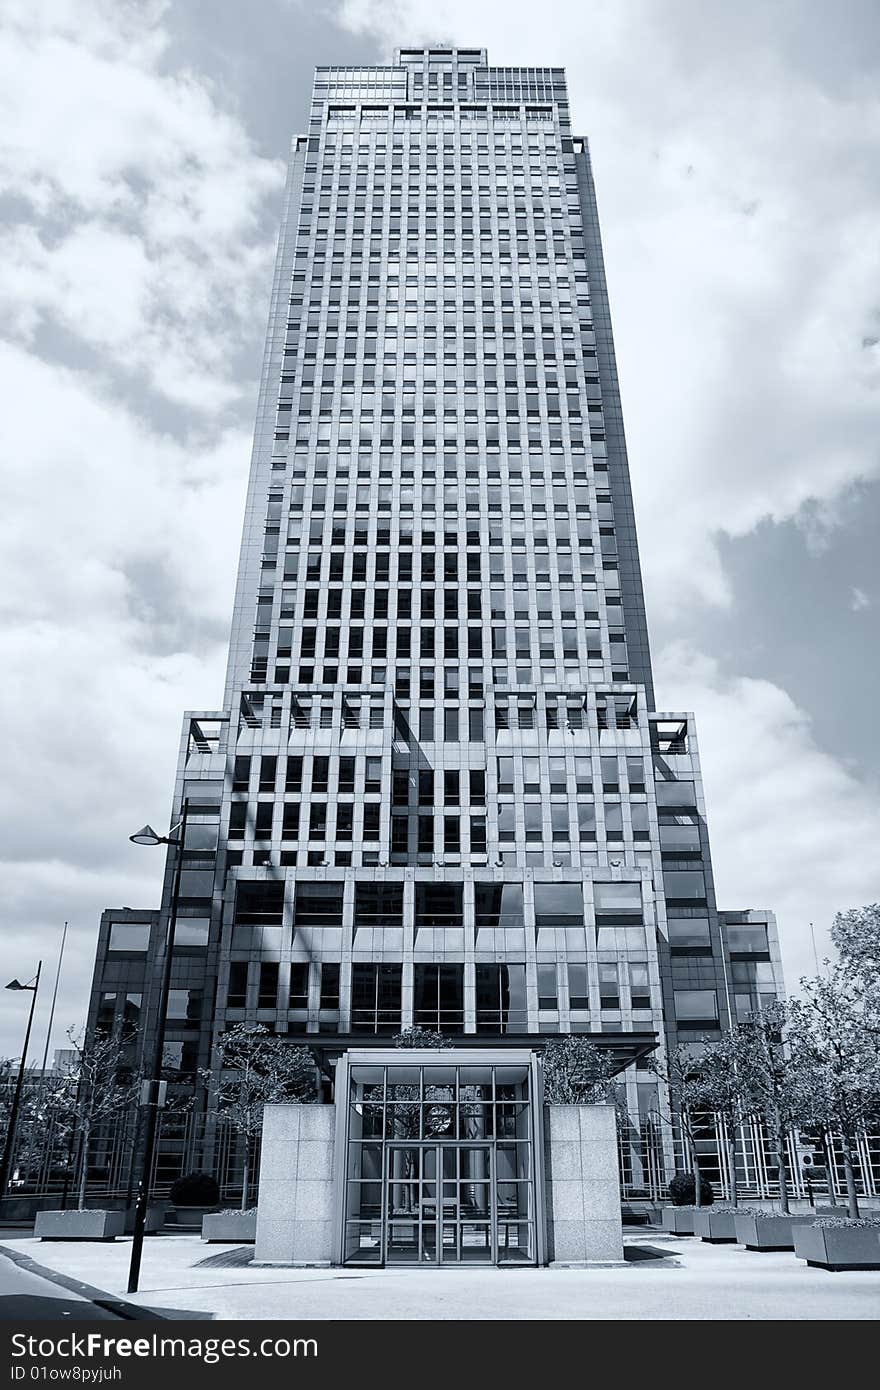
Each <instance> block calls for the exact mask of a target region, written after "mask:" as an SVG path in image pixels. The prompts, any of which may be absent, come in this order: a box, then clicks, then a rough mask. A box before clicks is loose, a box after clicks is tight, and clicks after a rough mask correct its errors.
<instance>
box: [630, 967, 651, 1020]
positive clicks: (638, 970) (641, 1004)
mask: <svg viewBox="0 0 880 1390" xmlns="http://www.w3.org/2000/svg"><path fill="white" fill-rule="evenodd" d="M629 996H630V1004H631V1005H632V1007H633V1008H634V1009H650V1007H651V986H650V984H649V982H648V964H647V961H639V960H631V961H630V962H629Z"/></svg>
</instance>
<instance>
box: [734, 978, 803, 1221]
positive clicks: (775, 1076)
mask: <svg viewBox="0 0 880 1390" xmlns="http://www.w3.org/2000/svg"><path fill="white" fill-rule="evenodd" d="M789 1009H790V1006H788V1005H786V1004H784V1003H782V1002H781V1001H780V1000H775V1001H774V1002H773V1003H772V1004H770V1005H768V1007H767V1008H766V1009H763V1010H761V1012H760V1013H755V1014H752V1015H751V1016H750V1017H749V1018H747V1019H744V1020H742V1021H741V1022H739V1023H737V1024H736V1025H735V1027H734V1028H733V1029H732V1030H731V1032H730V1042H729V1046H730V1057H731V1062H732V1065H734V1066H735V1067H736V1070H737V1072H738V1076H739V1081H740V1086H741V1097H742V1105H743V1110H744V1113H746V1114H750V1115H754V1116H756V1117H758V1118H760V1119H761V1120H763V1122H764V1125H765V1127H766V1130H767V1133H768V1134H769V1136H770V1139H771V1141H772V1144H773V1152H774V1155H775V1158H776V1166H777V1171H778V1174H779V1206H780V1210H781V1211H783V1212H786V1213H787V1212H788V1210H789V1195H788V1159H787V1156H786V1139H787V1137H788V1133H789V1131H790V1130H794V1129H798V1128H800V1126H801V1125H804V1124H808V1123H809V1122H810V1115H809V1109H808V1106H807V1103H806V1098H807V1097H808V1095H809V1094H810V1090H811V1087H812V1086H813V1084H814V1081H815V1067H814V1065H813V1059H812V1057H811V1056H810V1055H809V1053H808V1051H807V1050H806V1049H805V1048H804V1046H803V1039H802V1037H801V1035H800V1033H799V1032H798V1030H796V1029H789V1026H788V1024H789Z"/></svg>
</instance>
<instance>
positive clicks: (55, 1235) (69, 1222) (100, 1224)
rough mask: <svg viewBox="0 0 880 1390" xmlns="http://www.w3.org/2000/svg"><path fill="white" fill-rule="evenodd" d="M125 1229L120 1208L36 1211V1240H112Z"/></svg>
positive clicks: (123, 1213) (123, 1216) (122, 1212)
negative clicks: (118, 1209) (113, 1209)
mask: <svg viewBox="0 0 880 1390" xmlns="http://www.w3.org/2000/svg"><path fill="white" fill-rule="evenodd" d="M124 1229H125V1212H124V1211H40V1212H37V1217H36V1220H35V1222H34V1235H35V1236H36V1237H37V1239H38V1240H115V1238H116V1237H117V1236H121V1235H122V1234H123V1231H124Z"/></svg>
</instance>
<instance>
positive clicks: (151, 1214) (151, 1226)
mask: <svg viewBox="0 0 880 1390" xmlns="http://www.w3.org/2000/svg"><path fill="white" fill-rule="evenodd" d="M164 1222H165V1208H164V1207H157V1206H150V1207H147V1219H146V1221H145V1223H144V1234H145V1235H148V1236H154V1235H155V1234H156V1233H157V1231H161V1229H162V1226H163V1225H164ZM133 1230H134V1207H129V1208H128V1210H127V1211H126V1213H125V1234H126V1235H127V1236H130V1235H131V1234H132V1232H133Z"/></svg>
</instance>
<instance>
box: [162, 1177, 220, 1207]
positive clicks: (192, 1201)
mask: <svg viewBox="0 0 880 1390" xmlns="http://www.w3.org/2000/svg"><path fill="white" fill-rule="evenodd" d="M169 1195H170V1197H171V1200H172V1202H173V1203H174V1205H175V1206H176V1207H216V1205H217V1203H218V1202H219V1201H220V1188H219V1187H218V1185H217V1179H216V1178H214V1177H212V1176H211V1174H210V1173H184V1174H183V1177H180V1178H178V1179H177V1181H176V1182H173V1183H172V1184H171V1192H170V1194H169Z"/></svg>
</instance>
